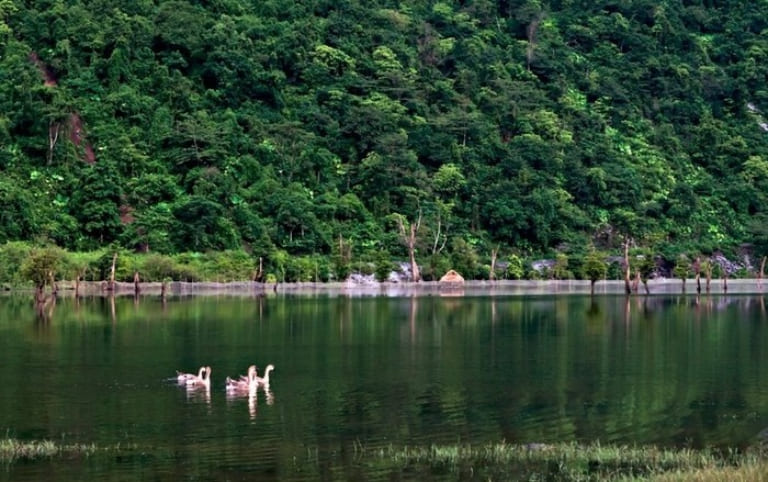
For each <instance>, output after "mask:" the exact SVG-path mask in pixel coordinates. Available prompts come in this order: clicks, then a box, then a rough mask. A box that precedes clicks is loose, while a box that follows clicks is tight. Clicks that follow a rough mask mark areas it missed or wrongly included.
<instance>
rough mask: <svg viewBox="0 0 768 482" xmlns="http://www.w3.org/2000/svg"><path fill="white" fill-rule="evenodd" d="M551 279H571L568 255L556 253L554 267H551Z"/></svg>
mask: <svg viewBox="0 0 768 482" xmlns="http://www.w3.org/2000/svg"><path fill="white" fill-rule="evenodd" d="M551 274H552V277H553V278H554V279H561V280H562V279H572V278H573V273H572V272H571V270H569V269H568V255H566V254H565V253H557V256H555V265H554V266H553V267H552V273H551Z"/></svg>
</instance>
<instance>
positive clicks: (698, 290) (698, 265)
mask: <svg viewBox="0 0 768 482" xmlns="http://www.w3.org/2000/svg"><path fill="white" fill-rule="evenodd" d="M693 271H694V273H696V293H698V294H701V258H699V257H698V256H697V257H696V261H695V262H694V263H693Z"/></svg>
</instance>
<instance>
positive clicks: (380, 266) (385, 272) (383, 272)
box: [373, 251, 395, 281]
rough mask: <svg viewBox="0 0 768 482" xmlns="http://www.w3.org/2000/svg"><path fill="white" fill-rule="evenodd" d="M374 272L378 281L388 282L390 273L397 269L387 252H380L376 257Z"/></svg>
mask: <svg viewBox="0 0 768 482" xmlns="http://www.w3.org/2000/svg"><path fill="white" fill-rule="evenodd" d="M373 262H374V271H373V274H374V276H375V277H376V280H377V281H387V280H388V279H389V275H390V273H392V270H393V269H394V268H395V265H394V263H392V260H391V258H390V256H389V253H388V252H386V251H379V252H378V253H376V255H375V257H374V260H373Z"/></svg>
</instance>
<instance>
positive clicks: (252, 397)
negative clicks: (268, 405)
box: [248, 392, 258, 420]
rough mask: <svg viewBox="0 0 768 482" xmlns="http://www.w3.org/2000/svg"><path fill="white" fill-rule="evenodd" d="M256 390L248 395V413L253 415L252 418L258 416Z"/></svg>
mask: <svg viewBox="0 0 768 482" xmlns="http://www.w3.org/2000/svg"><path fill="white" fill-rule="evenodd" d="M257 401H258V400H257V397H256V392H253V393H251V394H249V395H248V415H249V416H250V417H251V420H253V419H254V418H256V402H257Z"/></svg>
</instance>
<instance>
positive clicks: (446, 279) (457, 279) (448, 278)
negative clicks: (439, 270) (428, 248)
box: [440, 269, 464, 284]
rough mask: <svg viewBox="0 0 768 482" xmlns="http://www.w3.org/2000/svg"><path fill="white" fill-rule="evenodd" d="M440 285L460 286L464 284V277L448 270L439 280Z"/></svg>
mask: <svg viewBox="0 0 768 482" xmlns="http://www.w3.org/2000/svg"><path fill="white" fill-rule="evenodd" d="M440 282H441V283H451V284H461V283H464V277H463V276H461V275H460V274H459V273H457V272H456V271H454V270H452V269H449V270H448V272H447V273H445V274H444V275H443V277H442V278H440Z"/></svg>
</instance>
